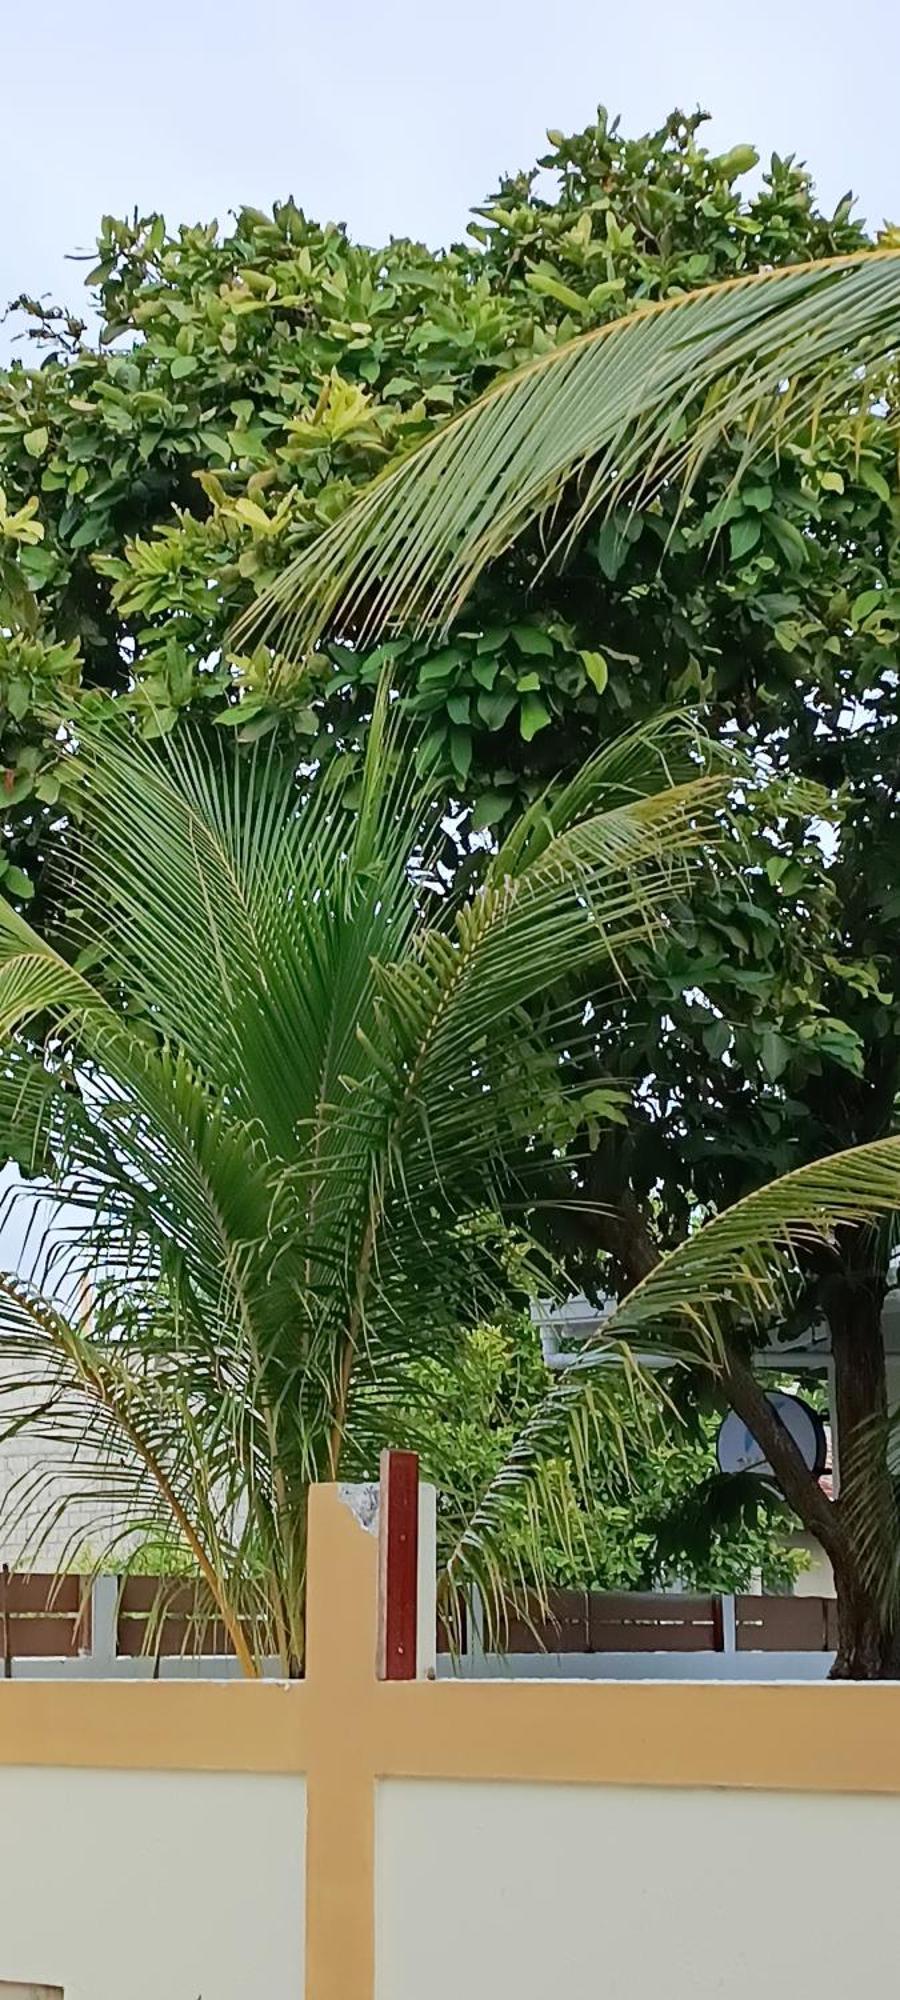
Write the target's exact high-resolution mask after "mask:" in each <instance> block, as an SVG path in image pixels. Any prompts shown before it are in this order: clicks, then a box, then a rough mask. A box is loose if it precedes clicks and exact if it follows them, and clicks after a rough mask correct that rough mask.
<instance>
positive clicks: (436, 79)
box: [0, 0, 900, 347]
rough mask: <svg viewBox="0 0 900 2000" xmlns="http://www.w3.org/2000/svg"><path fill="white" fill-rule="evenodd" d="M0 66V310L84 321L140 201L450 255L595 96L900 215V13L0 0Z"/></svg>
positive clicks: (396, 1)
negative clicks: (44, 311) (282, 211)
mask: <svg viewBox="0 0 900 2000" xmlns="http://www.w3.org/2000/svg"><path fill="white" fill-rule="evenodd" d="M0 58H2V68H0V78H2V82H0V90H2V122H0V133H2V157H3V174H2V185H3V197H2V203H0V221H2V226H0V303H2V304H5V302H6V300H7V299H8V298H9V297H11V296H12V295H13V294H14V293H15V292H18V291H22V290H29V291H33V292H41V291H45V290H49V291H51V292H53V293H54V294H56V295H57V296H59V295H60V294H61V293H62V294H65V296H66V297H67V299H68V300H69V301H71V302H72V303H77V302H78V297H79V288H80V280H81V273H80V271H79V269H78V266H77V265H71V264H69V265H67V264H66V262H65V253H66V252H68V251H72V250H76V249H78V248H82V249H87V248H90V246H91V243H92V240H93V234H94V230H95V225H96V222H97V218H98V217H99V215H100V214H101V213H102V211H103V210H104V209H109V210H112V211H113V212H115V213H122V211H123V210H127V209H128V208H129V207H131V206H133V205H134V204H135V203H136V204H137V205H138V206H139V207H140V208H142V209H146V208H149V207H162V208H163V209H164V211H165V213H166V215H167V216H168V218H169V220H170V221H176V220H191V221H193V220H197V219H199V218H202V219H204V220H206V219H208V218H209V217H210V216H212V215H218V216H219V217H220V218H222V217H224V216H225V214H226V213H227V211H228V209H229V208H230V207H232V206H234V205H236V204H239V203H240V202H241V201H248V202H252V203H253V204H254V205H256V206H265V205H267V204H269V203H271V201H272V199H273V198H275V197H278V196H284V195H286V194H288V193H293V194H294V195H295V196H296V198H297V200H298V201H299V202H300V203H301V204H302V205H303V206H304V207H305V208H306V209H307V210H308V211H309V212H310V213H311V214H314V215H318V217H319V218H320V219H327V218H329V217H331V218H339V219H343V220H346V221H347V222H348V223H349V224H350V226H351V228H352V229H353V231H354V232H355V233H356V234H357V235H358V236H359V237H361V238H363V239H365V240H368V241H373V240H383V239H384V238H386V237H387V236H388V235H389V234H391V233H394V234H396V235H402V234H411V235H417V236H422V237H425V238H426V239H428V240H429V241H431V242H432V243H439V242H443V241H446V240H448V239H450V238H452V237H453V236H454V235H459V234H461V233H462V230H463V228H464V226H465V221H466V212H467V209H468V207H469V205H470V204H471V203H473V202H476V201H478V200H479V199H481V198H482V197H483V195H484V194H486V193H487V192H488V191H489V189H490V188H491V187H492V186H493V185H494V183H495V181H496V178H497V176H498V174H499V173H500V172H501V171H503V170H504V169H507V168H509V169H516V168H518V167H520V166H523V165H525V164H527V163H528V162H530V161H531V160H532V159H533V158H534V156H535V154H536V152H537V151H538V150H540V147H541V143H542V138H543V133H544V130H545V127H546V126H547V125H559V126H562V127H564V128H567V129H574V128H575V127H576V126H578V125H581V124H584V123H586V122H587V121H588V119H589V118H590V117H591V115H592V112H593V109H594V106H595V104H596V102H597V100H598V98H599V99H602V100H603V101H604V102H605V103H606V104H607V105H608V106H609V107H610V109H611V110H618V111H621V112H622V113H623V117H624V121H625V123H626V125H627V126H628V127H630V128H631V129H634V130H636V129H644V128H645V127H646V125H647V124H648V123H650V122H659V121H661V120H662V118H663V116H664V115H665V113H666V112H667V111H668V110H669V109H671V107H672V105H673V104H675V103H678V104H681V105H682V106H683V107H685V108H688V107H693V106H694V105H695V104H696V103H697V101H698V100H699V101H701V102H702V103H703V104H704V105H705V107H706V108H707V109H708V110H710V111H712V112H713V114H714V117H715V125H714V128H713V132H714V138H715V141H716V143H717V144H719V145H721V146H722V147H724V146H725V145H730V144H733V143H736V142H737V141H745V140H753V141H754V142H755V143H756V144H757V145H759V146H761V147H762V149H764V150H768V151H770V150H771V149H772V147H773V146H774V147H776V148H778V149H779V150H781V151H787V150H794V151H796V152H798V153H800V154H801V156H803V157H805V158H806V159H807V160H808V161H809V163H810V164H811V165H812V167H813V168H814V171H815V173H816V175H817V177H818V180H819V184H820V187H821V190H822V194H823V197H824V198H825V200H827V201H829V202H832V203H833V202H834V201H836V200H837V198H838V197H839V196H840V195H841V194H842V193H843V192H844V190H845V189H846V188H847V187H848V186H850V185H851V184H852V185H853V187H854V188H855V189H856V190H857V191H858V192H859V194H860V196H861V205H862V210H863V213H865V214H866V215H867V216H868V217H869V219H870V221H873V222H875V223H876V224H877V223H879V222H881V220H882V219H883V217H884V216H885V214H887V215H890V216H892V217H894V218H897V219H900V164H898V147H897V136H896V132H897V126H896V108H897V107H896V90H897V76H898V68H900V12H898V10H897V9H896V8H895V7H892V6H891V4H890V0H855V4H853V5H848V4H847V0H757V4H756V5H754V6H752V7H744V8H737V7H734V6H731V7H729V6H727V5H725V4H723V0H681V4H680V5H673V4H671V0H616V4H615V5H613V4H610V0H568V4H567V5H566V6H560V5H556V6H554V5H552V4H550V0H454V4H449V0H447V4H443V5H441V6H436V5H435V4H434V0H382V4H380V5H379V4H374V5H373V4H367V0H343V4H342V5H339V6H334V5H332V6H328V5H325V4H323V0H240V4H238V0H149V4H148V5H145V6H142V7H140V8H135V7H133V6H132V7H129V6H127V5H126V6H123V5H118V6H116V5H113V6H110V5H101V3H100V0H85V4H84V5H83V6H81V7H80V8H78V7H75V6H73V5H72V0H30V4H25V0H0ZM4 333H6V334H7V335H8V329H2V328H0V342H2V344H3V346H4V347H5V346H6V340H5V339H4V337H3V336H4Z"/></svg>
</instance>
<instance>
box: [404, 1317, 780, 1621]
mask: <svg viewBox="0 0 900 2000" xmlns="http://www.w3.org/2000/svg"><path fill="white" fill-rule="evenodd" d="M419 1374H420V1377H421V1387H422V1391H423V1394H422V1399H421V1402H420V1404H419V1405H418V1407H417V1408H416V1409H415V1411H414V1414H413V1420H412V1422H411V1423H408V1427H407V1428H406V1436H407V1441H408V1442H409V1443H410V1444H412V1445H414V1447H415V1448H416V1450H417V1451H418V1452H419V1454H420V1459H421V1465H422V1471H423V1474H424V1476H425V1477H427V1478H430V1479H433V1480H434V1481H435V1483H436V1485H437V1488H438V1545H439V1556H444V1555H445V1554H446V1553H447V1552H448V1551H449V1550H450V1549H452V1547H453V1546H454V1544H455V1542H456V1541H457V1539H458V1537H459V1534H460V1530H461V1528H462V1527H463V1525H464V1524H465V1522H466V1521H468V1520H469V1519H470V1518H471V1516H472V1515H473V1513H474V1512H475V1511H476V1509H477V1507H478V1504H479V1501H480V1499H481V1496H482V1494H483V1493H484V1491H485V1490H486V1488H487V1487H488V1486H489V1485H491V1483H492V1482H493V1481H494V1480H495V1479H496V1478H497V1476H498V1474H499V1473H500V1472H501V1470H502V1467H503V1465H504V1464H505V1463H506V1462H507V1460H508V1459H509V1457H510V1454H511V1453H512V1452H513V1451H514V1449H515V1445H516V1440H517V1438H518V1436H519V1435H520V1433H521V1431H522V1430H523V1429H524V1427H525V1426H526V1425H527V1424H528V1422H529V1420H530V1418H531V1417H532V1416H533V1414H534V1412H535V1410H536V1409H537V1408H538V1407H539V1405H540V1404H541V1402H542V1401H543V1398H544V1397H545V1396H546V1393H547V1377H546V1372H545V1370H544V1366H543V1363H542V1361H541V1356H540V1348H539V1344H538V1341H537V1336H536V1334H535V1331H534V1328H533V1327H532V1326H531V1325H530V1323H529V1322H528V1321H527V1320H526V1319H523V1318H521V1317H516V1316H512V1315H507V1316H506V1318H505V1319H504V1320H503V1321H502V1322H496V1323H494V1324H492V1325H483V1326H478V1327H473V1328H472V1330H471V1332H469V1333H468V1334H467V1335H466V1338H465V1340H464V1341H463V1343H462V1344H461V1348H460V1352H459V1354H458V1355H457V1356H456V1357H455V1359H454V1363H453V1366H452V1367H448V1366H447V1365H446V1363H444V1362H441V1361H440V1360H428V1361H425V1362H423V1363H422V1364H421V1366H420V1370H419ZM612 1406H613V1415H614V1424H615V1429H616V1430H617V1431H618V1434H619V1436H620V1438H624V1440H625V1449H624V1450H623V1449H621V1448H618V1449H617V1448H615V1446H614V1445H613V1444H612V1440H611V1435H607V1436H606V1437H605V1438H604V1439H602V1440H600V1441H595V1443H594V1446H593V1449H592V1452H591V1456H590V1463H589V1465H588V1467H587V1470H586V1476H585V1477H584V1478H583V1479H581V1480H576V1479H575V1478H574V1477H573V1472H572V1466H571V1463H570V1461H569V1459H568V1458H567V1457H561V1458H559V1459H557V1460H556V1461H551V1462H550V1463H548V1464H547V1466H545V1468H544V1474H545V1478H546V1479H547V1480H548V1481H550V1480H552V1481H554V1482H555V1484H556V1488H557V1505H556V1506H555V1507H554V1509H553V1514H554V1518H556V1519H558V1521H559V1523H560V1528H561V1530H562V1531H561V1532H557V1533H556V1534H555V1535H554V1534H551V1533H549V1532H548V1533H547V1535H546V1537H545V1540H544V1545H543V1548H542V1562H541V1565H540V1576H539V1579H537V1578H535V1577H534V1575H533V1574H532V1572H531V1570H530V1567H529V1540H528V1533H527V1518H526V1516H525V1514H524V1512H523V1510H522V1509H519V1508H516V1507H515V1506H514V1505H512V1506H510V1507H509V1508H508V1510H507V1513H506V1516H505V1520H504V1525H503V1538H502V1541H501V1544H500V1547H499V1550H498V1559H499V1561H500V1562H501V1564H502V1566H503V1567H504V1568H505V1570H506V1571H507V1573H508V1574H510V1575H516V1574H519V1573H520V1572H523V1573H524V1575H525V1577H526V1579H527V1580H528V1581H529V1582H533V1581H539V1582H540V1583H541V1584H548V1583H549V1584H564V1585H568V1586H571V1587H573V1588H575V1589H579V1590H655V1589H664V1588H665V1587H667V1586H668V1585H670V1584H672V1583H675V1582H679V1583H683V1584H686V1585H688V1586H689V1587H691V1588H694V1589H696V1590H749V1589H752V1588H753V1586H754V1582H755V1580H756V1579H757V1577H758V1576H759V1575H760V1574H761V1575H762V1576H763V1578H764V1586H765V1587H766V1588H770V1589H772V1588H775V1589H777V1588H785V1587H789V1585H790V1583H791V1582H792V1581H793V1579H794V1577H795V1576H796V1574H797V1569H798V1562H797V1558H796V1556H795V1555H794V1554H793V1553H792V1551H791V1550H790V1549H789V1547H788V1546H787V1543H786V1540H785V1536H784V1527H785V1519H786V1517H785V1515H784V1513H783V1511H782V1509H781V1508H780V1507H779V1505H778V1504H777V1502H776V1503H774V1504H773V1501H772V1498H771V1495H770V1493H769V1491H768V1490H767V1489H766V1488H764V1487H761V1485H760V1482H759V1481H758V1480H754V1479H752V1478H748V1479H745V1480H734V1479H728V1480H725V1479H722V1478H721V1477H720V1476H719V1475H717V1473H716V1469H715V1450H714V1443H715V1432H716V1429H717V1425H718V1422H719V1417H718V1415H717V1414H715V1413H713V1412H711V1411H710V1410H708V1409H704V1408H702V1407H701V1406H700V1405H698V1403H697V1402H696V1401H694V1400H693V1399H692V1398H691V1397H690V1396H688V1397H686V1398H685V1399H684V1403H683V1407H681V1408H678V1409H676V1407H675V1406H674V1404H671V1405H670V1404H668V1403H667V1404H666V1405H665V1406H663V1407H661V1408H660V1409H659V1410H658V1411H657V1413H656V1418H655V1420H653V1421H651V1422H650V1423H649V1424H648V1421H647V1412H646V1411H643V1412H641V1413H639V1412H638V1411H636V1409H635V1407H634V1404H633V1401H632V1395H631V1390H630V1388H629V1387H628V1385H627V1384H626V1383H625V1382H624V1381H622V1379H621V1378H620V1377H617V1378H616V1379H615V1381H614V1385H613V1392H612ZM399 1434H400V1431H399V1429H398V1435H399Z"/></svg>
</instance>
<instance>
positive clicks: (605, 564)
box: [593, 517, 629, 583]
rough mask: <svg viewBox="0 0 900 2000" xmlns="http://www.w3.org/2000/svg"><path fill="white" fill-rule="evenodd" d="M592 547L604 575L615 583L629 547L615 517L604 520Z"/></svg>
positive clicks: (626, 538)
mask: <svg viewBox="0 0 900 2000" xmlns="http://www.w3.org/2000/svg"><path fill="white" fill-rule="evenodd" d="M593 548H594V553H595V555H596V557H597V561H598V562H599V564H600V568H601V569H602V571H603V574H604V576H605V577H607V578H608V580H609V582H610V583H615V580H616V577H617V576H618V574H619V571H620V569H621V568H622V565H623V563H624V562H625V560H626V558H627V555H628V549H629V542H628V537H627V535H625V534H623V532H622V529H621V527H620V526H619V525H618V523H617V521H616V520H615V517H612V518H611V519H610V520H608V521H604V523H603V526H602V528H601V529H600V531H599V533H598V534H597V535H595V537H594V542H593Z"/></svg>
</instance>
